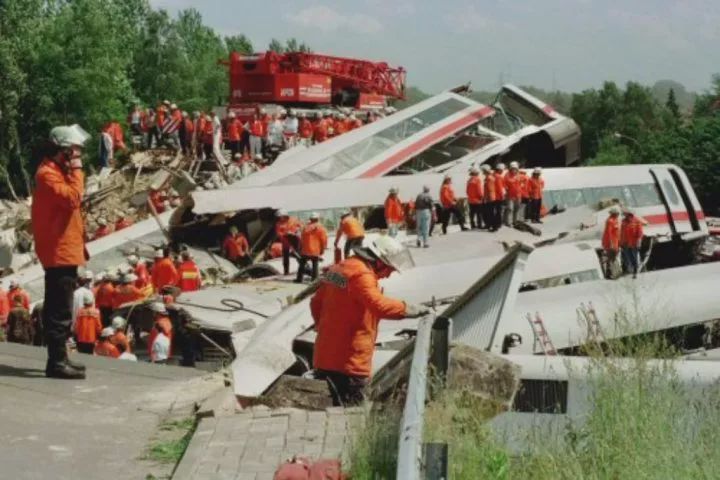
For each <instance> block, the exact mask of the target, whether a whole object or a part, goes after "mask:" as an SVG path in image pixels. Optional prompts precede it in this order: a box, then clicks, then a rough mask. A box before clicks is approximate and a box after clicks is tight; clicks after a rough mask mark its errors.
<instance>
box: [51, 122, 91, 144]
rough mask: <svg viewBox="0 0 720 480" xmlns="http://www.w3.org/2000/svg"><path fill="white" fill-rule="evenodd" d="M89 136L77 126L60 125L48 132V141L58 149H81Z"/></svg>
mask: <svg viewBox="0 0 720 480" xmlns="http://www.w3.org/2000/svg"><path fill="white" fill-rule="evenodd" d="M89 138H90V134H89V133H87V132H86V131H85V130H83V128H82V127H81V126H80V125H78V124H75V125H70V126H68V125H61V126H59V127H55V128H53V129H52V130H50V141H51V142H52V143H54V144H55V145H57V146H58V147H73V146H75V147H82V146H83V145H84V144H85V142H87V141H88V139H89Z"/></svg>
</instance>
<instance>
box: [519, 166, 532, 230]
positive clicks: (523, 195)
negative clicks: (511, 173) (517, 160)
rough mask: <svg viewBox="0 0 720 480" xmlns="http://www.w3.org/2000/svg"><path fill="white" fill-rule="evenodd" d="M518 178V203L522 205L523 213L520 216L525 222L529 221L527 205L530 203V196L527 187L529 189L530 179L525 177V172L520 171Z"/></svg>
mask: <svg viewBox="0 0 720 480" xmlns="http://www.w3.org/2000/svg"><path fill="white" fill-rule="evenodd" d="M518 173H519V176H518V183H519V184H520V201H521V203H522V210H523V213H522V214H521V215H520V217H521V218H524V219H525V220H530V217H528V215H529V211H530V209H529V208H528V204H529V203H530V194H529V190H528V189H529V187H530V178H529V177H528V175H527V172H526V171H525V170H520V172H518Z"/></svg>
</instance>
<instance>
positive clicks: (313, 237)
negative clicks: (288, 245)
mask: <svg viewBox="0 0 720 480" xmlns="http://www.w3.org/2000/svg"><path fill="white" fill-rule="evenodd" d="M327 239H328V235H327V231H326V230H325V227H323V226H322V224H321V223H320V216H319V215H318V214H317V213H316V212H313V213H311V214H310V222H308V224H307V225H305V227H304V228H303V229H302V233H301V234H300V263H299V265H298V271H297V277H296V278H295V282H296V283H302V281H303V276H304V275H305V267H306V266H307V264H308V262H310V264H311V265H312V274H311V275H310V279H311V280H312V281H315V280H317V277H318V264H319V262H320V260H321V259H322V255H323V252H324V251H325V249H326V248H327Z"/></svg>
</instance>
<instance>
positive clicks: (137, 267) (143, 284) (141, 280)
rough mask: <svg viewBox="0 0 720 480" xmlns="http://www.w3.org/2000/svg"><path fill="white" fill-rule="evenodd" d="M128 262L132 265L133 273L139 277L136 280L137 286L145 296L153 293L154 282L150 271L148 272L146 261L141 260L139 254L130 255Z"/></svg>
mask: <svg viewBox="0 0 720 480" xmlns="http://www.w3.org/2000/svg"><path fill="white" fill-rule="evenodd" d="M128 264H129V265H130V266H131V267H132V269H133V273H134V274H135V277H136V278H137V280H135V286H136V287H137V288H138V290H140V291H141V292H142V293H143V295H144V296H148V295H149V294H150V293H152V284H151V282H150V273H149V272H148V268H147V265H146V264H145V262H144V261H142V262H141V261H140V258H139V257H138V256H137V255H129V256H128ZM148 287H150V288H148Z"/></svg>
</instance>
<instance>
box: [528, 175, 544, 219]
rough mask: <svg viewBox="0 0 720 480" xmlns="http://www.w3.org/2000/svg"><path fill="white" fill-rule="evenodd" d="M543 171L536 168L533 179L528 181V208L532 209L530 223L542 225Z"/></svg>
mask: <svg viewBox="0 0 720 480" xmlns="http://www.w3.org/2000/svg"><path fill="white" fill-rule="evenodd" d="M541 175H542V169H541V168H540V167H536V168H535V169H534V170H533V173H532V177H531V178H530V180H529V181H528V198H529V201H528V208H529V209H530V221H531V222H533V223H542V220H540V209H541V207H542V195H543V190H544V188H545V180H543V179H542V177H541Z"/></svg>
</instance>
